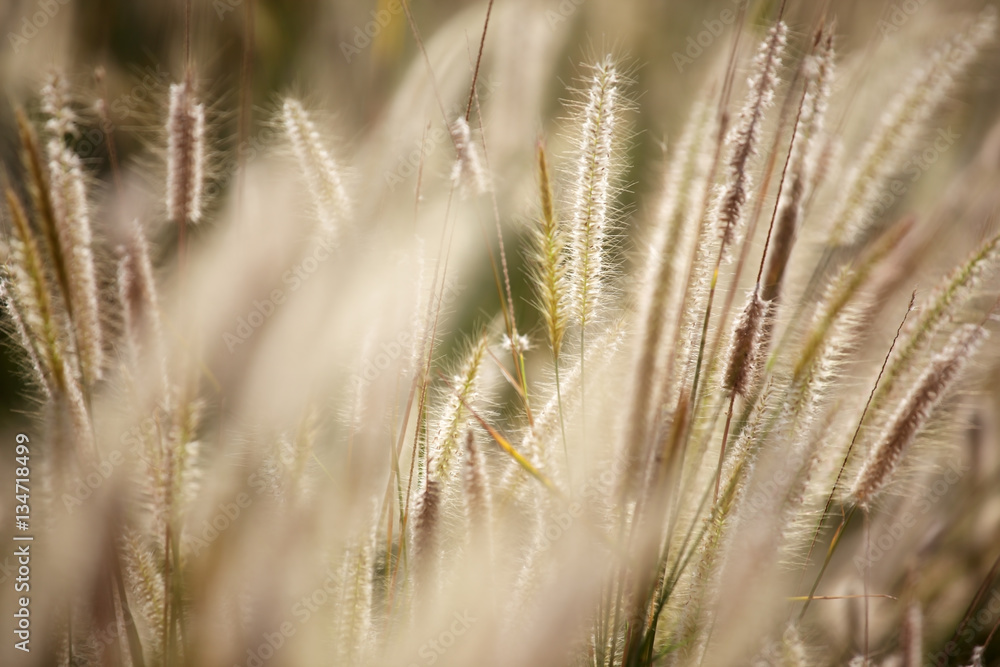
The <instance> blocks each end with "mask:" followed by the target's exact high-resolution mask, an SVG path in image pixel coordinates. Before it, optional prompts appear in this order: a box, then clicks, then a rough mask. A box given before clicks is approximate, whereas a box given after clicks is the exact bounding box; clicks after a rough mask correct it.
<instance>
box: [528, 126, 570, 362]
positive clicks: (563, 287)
mask: <svg viewBox="0 0 1000 667" xmlns="http://www.w3.org/2000/svg"><path fill="white" fill-rule="evenodd" d="M537 156H538V189H539V195H540V196H539V202H540V209H541V210H540V212H539V221H538V222H539V224H538V226H537V227H535V229H534V246H533V259H534V265H533V270H532V278H533V281H534V284H535V294H536V298H537V300H538V309H539V311H540V312H541V314H542V319H543V320H544V321H545V331H546V333H547V334H548V339H549V347H550V348H551V349H552V354H553V356H554V357H555V358H556V359H558V358H559V353H560V351H561V350H562V343H563V337H564V336H565V335H566V326H567V324H568V322H569V312H568V305H569V303H568V296H569V295H568V286H567V284H566V281H567V264H566V257H565V253H564V251H565V247H566V239H565V236H564V233H563V229H562V227H561V226H560V225H559V219H558V217H557V214H556V209H555V202H554V197H553V193H552V180H551V176H550V172H549V164H548V159H547V158H546V154H545V147H544V146H543V145H542V144H541V143H539V144H538V151H537Z"/></svg>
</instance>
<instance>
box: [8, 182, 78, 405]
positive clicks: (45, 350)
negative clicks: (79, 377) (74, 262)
mask: <svg viewBox="0 0 1000 667" xmlns="http://www.w3.org/2000/svg"><path fill="white" fill-rule="evenodd" d="M6 196H7V207H8V209H9V211H10V214H11V221H12V223H13V224H12V231H13V235H12V238H11V241H10V250H11V255H10V259H9V261H8V263H7V267H6V272H7V273H8V275H9V277H10V286H11V292H12V296H13V297H14V302H15V303H16V304H17V309H16V310H17V312H18V313H19V315H20V317H19V318H18V319H19V320H20V321H21V322H22V323H23V325H24V327H25V331H26V334H25V337H24V341H25V343H26V349H28V350H29V352H31V350H34V351H33V352H32V354H34V356H35V358H36V359H38V360H39V368H40V369H41V370H42V373H43V376H44V377H46V378H48V377H49V376H51V381H49V380H48V379H46V385H47V386H49V387H52V386H55V387H56V388H58V389H59V390H65V388H66V382H67V379H68V373H67V368H66V366H65V363H66V357H67V355H68V353H69V351H68V350H67V348H66V344H65V341H64V339H63V326H62V324H61V323H60V322H59V321H58V320H57V314H56V311H55V309H54V304H53V297H52V293H51V291H50V290H49V285H48V280H47V279H46V275H45V268H44V265H43V263H42V256H41V252H40V251H39V249H38V243H37V242H36V240H35V236H34V234H33V233H32V231H31V228H30V226H29V224H28V219H27V215H26V214H25V212H24V207H23V205H22V204H21V202H20V200H19V199H18V197H17V195H15V194H14V192H13V191H12V190H10V189H8V190H7V192H6ZM36 348H37V349H36Z"/></svg>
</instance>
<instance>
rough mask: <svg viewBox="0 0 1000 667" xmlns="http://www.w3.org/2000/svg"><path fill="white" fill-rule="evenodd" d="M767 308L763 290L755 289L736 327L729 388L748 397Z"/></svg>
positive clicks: (729, 364)
mask: <svg viewBox="0 0 1000 667" xmlns="http://www.w3.org/2000/svg"><path fill="white" fill-rule="evenodd" d="M767 308H768V303H767V302H766V301H764V300H763V299H761V297H760V290H758V289H754V290H752V291H751V293H750V297H749V298H748V299H747V304H746V306H745V307H744V308H743V312H742V313H741V314H740V318H739V320H737V321H736V326H735V327H734V329H733V338H732V343H731V344H730V348H729V355H728V359H727V362H726V364H727V365H726V375H725V383H726V384H725V388H726V390H727V391H732V392H735V393H736V394H739V395H741V396H746V395H747V393H748V392H749V391H750V389H751V387H752V385H753V382H754V376H755V372H756V369H757V367H758V357H759V356H760V354H761V330H762V325H763V323H764V319H765V317H766V315H767Z"/></svg>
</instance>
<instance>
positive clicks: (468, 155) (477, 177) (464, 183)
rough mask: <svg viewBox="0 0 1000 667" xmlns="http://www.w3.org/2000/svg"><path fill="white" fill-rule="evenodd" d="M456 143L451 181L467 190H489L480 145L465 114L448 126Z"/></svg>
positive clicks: (478, 191)
mask: <svg viewBox="0 0 1000 667" xmlns="http://www.w3.org/2000/svg"><path fill="white" fill-rule="evenodd" d="M448 130H449V132H450V133H451V141H452V143H453V144H455V163H454V164H453V165H452V168H451V182H452V183H453V184H454V185H455V186H457V187H459V188H461V189H462V190H463V191H465V192H472V193H475V194H477V195H478V194H483V193H484V192H487V191H489V189H490V186H489V179H488V177H487V175H486V171H485V170H484V169H483V163H482V160H481V159H480V156H479V147H478V146H477V145H476V142H475V141H474V140H473V138H472V130H471V129H470V128H469V121H467V120H465V116H459V117H458V118H456V119H455V120H454V121H453V122H452V123H451V126H450V127H449V128H448Z"/></svg>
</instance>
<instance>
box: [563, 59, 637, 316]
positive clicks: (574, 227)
mask: <svg viewBox="0 0 1000 667" xmlns="http://www.w3.org/2000/svg"><path fill="white" fill-rule="evenodd" d="M622 83H623V82H622V75H621V73H620V72H619V70H618V67H617V65H616V64H615V61H614V60H613V59H612V58H611V57H610V56H607V57H605V58H604V59H603V60H601V61H599V62H598V63H597V64H596V65H593V66H592V68H591V75H590V77H589V88H588V89H587V91H586V93H585V95H586V100H585V102H584V103H583V105H582V107H581V110H580V117H579V123H580V129H579V135H578V143H577V147H576V150H575V153H574V159H575V164H574V167H573V173H572V183H571V185H570V193H569V194H570V204H571V211H572V216H571V220H570V231H569V237H570V240H569V249H570V269H569V273H570V286H571V292H570V299H571V300H570V303H571V310H572V314H573V318H574V319H575V320H576V321H577V322H579V323H580V324H581V326H586V324H587V323H588V322H590V321H591V320H592V319H593V318H594V315H595V312H596V310H597V306H598V303H599V300H600V297H601V291H602V286H603V285H602V283H603V282H604V273H605V271H606V269H607V267H606V261H607V260H606V257H605V254H606V253H607V247H606V237H607V235H608V231H609V226H610V225H611V223H612V220H613V217H614V216H613V213H612V211H611V207H612V203H613V202H612V200H613V199H614V197H615V194H616V192H615V189H616V187H617V177H618V173H617V172H618V168H619V166H620V165H617V164H616V159H615V157H616V150H617V149H618V146H616V140H617V139H618V136H619V133H620V131H621V130H620V127H619V126H620V124H621V114H622V111H623V106H624V103H623V100H622Z"/></svg>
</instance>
